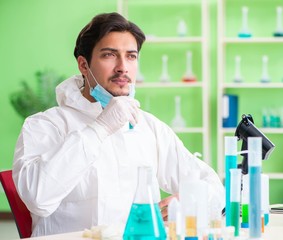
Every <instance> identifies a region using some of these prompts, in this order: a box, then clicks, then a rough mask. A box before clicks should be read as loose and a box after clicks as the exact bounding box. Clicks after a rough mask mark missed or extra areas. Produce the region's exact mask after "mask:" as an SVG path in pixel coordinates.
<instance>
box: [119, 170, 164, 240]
mask: <svg viewBox="0 0 283 240" xmlns="http://www.w3.org/2000/svg"><path fill="white" fill-rule="evenodd" d="M123 239H124V240H154V239H155V240H157V239H160V240H165V239H166V232H165V227H164V222H163V219H162V215H161V212H160V208H159V205H158V200H157V199H156V197H155V194H154V192H153V189H152V169H151V168H150V167H139V168H138V185H137V190H136V193H135V197H134V201H133V204H132V206H131V210H130V213H129V216H128V220H127V224H126V227H125V230H124V234H123Z"/></svg>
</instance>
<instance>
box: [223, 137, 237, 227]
mask: <svg viewBox="0 0 283 240" xmlns="http://www.w3.org/2000/svg"><path fill="white" fill-rule="evenodd" d="M224 141H225V193H226V194H225V197H226V198H225V199H226V206H225V213H226V226H231V198H230V193H231V190H230V186H231V180H230V169H233V168H237V137H230V136H225V139H224Z"/></svg>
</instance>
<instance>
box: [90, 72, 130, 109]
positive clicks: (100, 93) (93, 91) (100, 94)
mask: <svg viewBox="0 0 283 240" xmlns="http://www.w3.org/2000/svg"><path fill="white" fill-rule="evenodd" d="M88 71H89V73H90V75H91V76H92V78H93V80H94V81H95V82H96V86H95V87H94V88H91V87H90V83H89V80H88V78H87V77H85V78H86V81H87V83H88V85H89V88H90V95H91V96H92V97H93V98H94V99H95V100H96V101H98V102H100V104H101V106H102V107H103V108H105V107H106V106H107V105H108V104H109V102H110V101H111V99H112V98H113V97H114V96H113V95H112V94H111V93H110V92H108V91H107V90H106V89H105V88H104V87H102V86H101V85H100V84H99V83H98V82H97V81H96V78H95V77H94V75H93V73H92V71H91V70H90V68H89V67H88ZM128 96H129V97H131V98H135V85H134V84H130V85H129V95H128Z"/></svg>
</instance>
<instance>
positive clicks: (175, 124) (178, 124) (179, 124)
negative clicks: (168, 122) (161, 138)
mask: <svg viewBox="0 0 283 240" xmlns="http://www.w3.org/2000/svg"><path fill="white" fill-rule="evenodd" d="M174 100H175V116H174V118H173V120H172V128H184V127H186V122H185V119H184V118H183V116H182V114H181V97H180V96H175V99H174Z"/></svg>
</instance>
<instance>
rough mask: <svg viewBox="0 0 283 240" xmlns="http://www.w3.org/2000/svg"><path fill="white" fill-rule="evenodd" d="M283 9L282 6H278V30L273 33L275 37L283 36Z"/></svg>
mask: <svg viewBox="0 0 283 240" xmlns="http://www.w3.org/2000/svg"><path fill="white" fill-rule="evenodd" d="M282 9H283V8H282V7H281V6H278V7H277V8H276V31H275V33H274V34H273V36H274V37H283V25H282Z"/></svg>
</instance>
